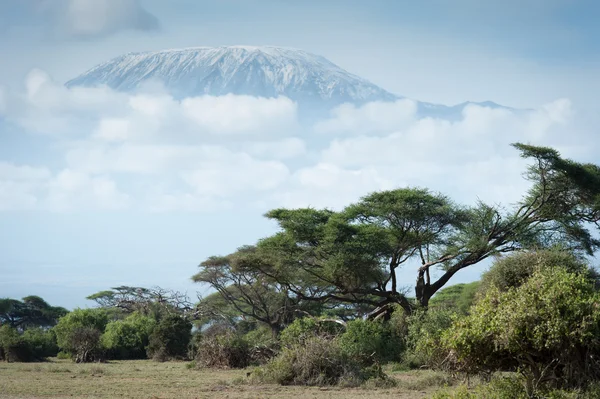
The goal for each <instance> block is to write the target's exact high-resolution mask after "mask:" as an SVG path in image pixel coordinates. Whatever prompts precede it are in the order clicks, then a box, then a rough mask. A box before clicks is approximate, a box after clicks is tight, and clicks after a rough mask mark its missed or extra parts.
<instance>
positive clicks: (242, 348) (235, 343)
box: [196, 332, 252, 369]
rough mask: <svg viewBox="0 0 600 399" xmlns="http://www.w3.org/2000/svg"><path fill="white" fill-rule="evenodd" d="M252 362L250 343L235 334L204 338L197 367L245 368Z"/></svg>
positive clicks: (197, 356) (199, 347)
mask: <svg viewBox="0 0 600 399" xmlns="http://www.w3.org/2000/svg"><path fill="white" fill-rule="evenodd" d="M251 361H252V356H251V351H250V345H249V343H248V341H247V340H246V339H245V338H244V337H242V336H240V335H238V334H236V333H234V332H228V333H224V334H215V335H210V336H204V337H202V340H201V341H200V344H199V346H198V352H197V354H196V365H197V367H212V368H225V369H230V368H244V367H248V366H249V365H250V363H251Z"/></svg>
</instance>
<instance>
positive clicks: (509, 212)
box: [233, 144, 600, 316]
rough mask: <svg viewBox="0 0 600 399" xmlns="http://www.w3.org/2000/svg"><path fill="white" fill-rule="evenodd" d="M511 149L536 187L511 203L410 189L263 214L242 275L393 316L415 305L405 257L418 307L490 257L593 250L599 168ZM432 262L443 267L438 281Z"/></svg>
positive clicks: (599, 215) (599, 205) (310, 297)
mask: <svg viewBox="0 0 600 399" xmlns="http://www.w3.org/2000/svg"><path fill="white" fill-rule="evenodd" d="M515 147H516V148H517V149H518V150H519V151H520V152H521V155H522V156H523V157H525V158H528V159H531V160H532V165H531V166H530V168H529V169H528V172H527V174H526V177H527V178H528V179H529V180H530V181H532V187H531V189H530V190H529V192H527V193H526V195H525V196H524V197H523V199H522V201H521V202H520V203H519V204H517V205H516V206H514V207H513V208H510V209H503V208H501V207H500V206H492V205H488V204H485V203H482V202H480V203H478V204H477V205H476V206H474V207H461V206H458V205H456V204H454V203H453V202H452V201H450V200H449V199H448V198H447V197H445V196H443V195H440V194H432V193H430V192H429V191H428V190H424V189H418V188H408V189H399V190H392V191H384V192H378V193H373V194H371V195H368V196H366V197H364V198H362V199H361V200H360V201H359V202H358V203H356V204H353V205H350V206H349V207H347V208H346V209H344V210H343V211H341V212H333V211H330V210H316V209H295V210H288V209H276V210H273V211H270V212H268V213H267V214H266V217H268V218H270V219H273V220H275V221H277V222H278V224H279V226H280V228H281V231H280V232H278V233H276V234H275V235H273V236H271V237H268V238H265V239H263V240H261V241H259V243H258V244H257V247H256V248H257V253H258V254H260V256H258V257H255V259H254V261H252V262H247V264H246V265H245V273H247V272H248V271H251V272H252V273H256V274H255V276H256V278H257V279H260V278H267V279H269V281H270V282H276V283H277V284H279V285H280V286H281V287H285V288H286V289H288V290H289V292H291V293H293V295H295V296H296V297H297V298H300V299H303V300H307V301H317V302H325V303H326V302H330V301H337V302H347V303H361V304H367V305H369V306H371V307H372V309H373V312H372V315H373V316H376V315H378V314H389V312H390V311H391V309H392V307H391V306H390V305H392V304H399V305H401V306H402V307H403V308H404V309H405V310H406V311H408V312H410V311H412V309H413V308H414V304H413V303H411V301H410V300H409V299H408V296H407V292H406V289H405V288H404V287H406V283H404V284H402V283H401V282H399V281H397V275H396V272H397V270H398V268H399V267H401V266H402V265H404V264H406V263H408V262H410V261H417V262H419V263H420V266H419V267H418V270H417V276H416V283H415V285H414V292H415V297H416V301H417V305H418V306H422V307H427V306H428V304H429V300H430V298H431V297H432V296H433V295H434V294H435V293H436V292H438V291H439V290H440V289H441V288H442V287H444V286H445V285H446V283H447V282H448V281H449V280H450V279H451V278H452V277H453V276H454V275H455V274H456V273H457V272H459V271H460V270H463V269H465V268H467V267H469V266H472V265H475V264H478V263H479V262H481V261H483V260H485V259H488V258H490V257H491V256H494V255H498V254H501V253H507V252H513V251H517V250H522V249H527V248H540V247H546V246H550V245H554V244H556V243H557V242H560V243H562V244H563V245H564V246H567V247H569V249H572V250H575V251H580V252H583V253H587V254H592V253H593V252H594V251H595V250H596V249H597V248H598V247H599V246H600V242H599V241H598V240H597V239H595V238H594V237H593V235H592V233H591V231H590V226H592V225H594V224H595V226H597V227H600V225H599V221H600V168H599V167H598V166H596V165H592V164H579V163H576V162H573V161H570V160H565V159H563V158H561V157H560V155H559V154H558V152H556V151H555V150H553V149H550V148H542V147H533V146H528V145H523V144H515ZM432 268H438V269H440V270H441V274H439V275H438V276H437V277H435V278H434V277H433V273H432ZM233 272H234V274H235V273H236V271H235V270H234V271H233ZM261 276H262V277H261Z"/></svg>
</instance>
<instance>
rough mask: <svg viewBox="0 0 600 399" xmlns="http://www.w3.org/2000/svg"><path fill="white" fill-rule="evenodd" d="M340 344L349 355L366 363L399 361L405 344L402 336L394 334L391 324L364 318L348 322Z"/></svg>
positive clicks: (340, 338)
mask: <svg viewBox="0 0 600 399" xmlns="http://www.w3.org/2000/svg"><path fill="white" fill-rule="evenodd" d="M339 344H340V347H341V349H342V351H343V352H344V353H345V354H346V355H347V356H348V357H350V358H352V359H355V360H357V361H359V362H360V363H361V364H364V365H371V364H373V363H376V362H377V363H378V362H386V361H397V360H398V359H399V357H400V354H401V352H402V346H403V345H402V339H401V337H398V336H394V334H392V330H391V328H390V326H389V325H387V324H384V323H383V322H380V321H368V320H362V319H356V320H352V321H350V322H348V324H347V325H346V331H345V332H344V333H343V334H342V335H340V337H339Z"/></svg>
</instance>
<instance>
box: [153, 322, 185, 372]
mask: <svg viewBox="0 0 600 399" xmlns="http://www.w3.org/2000/svg"><path fill="white" fill-rule="evenodd" d="M191 338H192V323H190V322H189V321H188V320H186V319H185V318H183V317H180V316H178V315H171V316H167V317H165V318H164V319H162V320H161V321H160V322H159V323H158V324H157V325H156V327H155V328H154V330H153V331H152V334H151V335H150V337H149V344H148V350H147V353H148V357H150V358H152V359H154V360H156V361H166V360H170V359H186V358H187V354H188V347H189V343H190V340H191Z"/></svg>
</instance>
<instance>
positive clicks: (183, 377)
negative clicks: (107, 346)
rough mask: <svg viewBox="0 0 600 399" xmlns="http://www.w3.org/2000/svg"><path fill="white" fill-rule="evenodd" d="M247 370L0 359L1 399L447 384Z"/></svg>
mask: <svg viewBox="0 0 600 399" xmlns="http://www.w3.org/2000/svg"><path fill="white" fill-rule="evenodd" d="M246 372H247V371H245V370H194V369H188V368H186V363H183V362H167V363H155V362H152V361H148V360H143V361H121V362H119V361H114V362H110V363H107V364H74V363H72V362H70V361H65V360H54V361H51V362H46V363H0V398H28V399H29V398H31V399H33V398H73V397H77V398H117V397H119V398H122V397H125V398H156V399H158V398H161V399H167V398H229V399H241V398H291V397H293V398H294V399H309V398H310V399H319V398H348V399H357V398H369V399H376V398H396V399H398V398H400V399H401V398H411V399H412V398H415V399H419V398H426V397H429V396H431V394H432V393H433V392H435V391H436V390H437V389H439V388H440V387H441V386H443V385H444V384H446V383H447V382H448V380H447V379H446V378H445V377H444V376H443V375H441V374H436V373H432V372H428V371H412V372H389V374H390V375H391V376H392V377H393V378H395V379H397V380H398V383H399V384H398V386H397V387H395V388H380V389H365V388H345V389H342V388H318V387H282V386H278V385H264V386H256V385H248V384H246V383H244V380H245V379H246Z"/></svg>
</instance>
